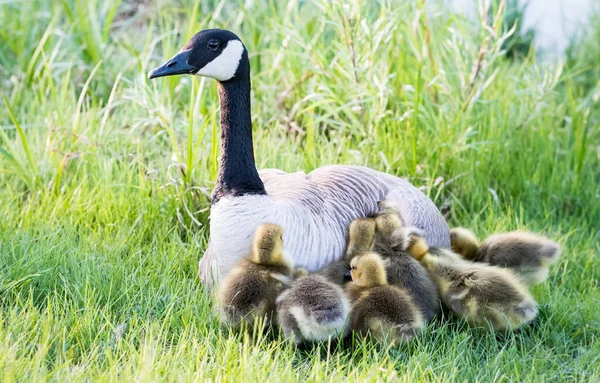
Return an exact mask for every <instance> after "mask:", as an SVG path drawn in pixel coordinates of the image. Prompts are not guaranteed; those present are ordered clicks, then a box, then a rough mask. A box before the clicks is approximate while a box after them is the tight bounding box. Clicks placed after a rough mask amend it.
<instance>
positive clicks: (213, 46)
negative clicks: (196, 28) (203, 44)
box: [208, 39, 221, 51]
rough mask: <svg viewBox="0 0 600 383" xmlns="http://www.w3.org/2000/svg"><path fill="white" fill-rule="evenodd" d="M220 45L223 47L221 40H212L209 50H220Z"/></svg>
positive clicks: (209, 43)
mask: <svg viewBox="0 0 600 383" xmlns="http://www.w3.org/2000/svg"><path fill="white" fill-rule="evenodd" d="M219 45H221V43H220V42H219V40H215V39H212V40H210V41H209V42H208V49H210V50H212V51H216V50H217V49H218V48H219Z"/></svg>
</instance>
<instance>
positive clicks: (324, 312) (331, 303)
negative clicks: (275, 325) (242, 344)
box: [277, 274, 350, 344]
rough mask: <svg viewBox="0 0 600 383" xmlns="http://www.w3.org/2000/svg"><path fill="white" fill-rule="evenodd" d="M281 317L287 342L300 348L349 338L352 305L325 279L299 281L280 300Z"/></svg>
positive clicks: (278, 299) (322, 277)
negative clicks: (293, 343)
mask: <svg viewBox="0 0 600 383" xmlns="http://www.w3.org/2000/svg"><path fill="white" fill-rule="evenodd" d="M277 308H278V309H277V317H278V320H279V324H280V325H281V329H282V330H283V333H284V334H285V336H286V338H287V339H288V340H290V341H292V342H295V343H296V344H301V343H310V342H322V341H327V340H329V339H330V338H336V337H340V338H342V337H345V336H346V335H347V334H348V331H349V327H348V315H349V314H350V301H349V300H348V298H347V297H346V294H345V293H344V290H343V289H342V288H341V287H340V286H338V285H336V284H334V283H332V282H330V281H328V280H327V278H325V277H324V276H322V275H318V274H312V275H308V276H304V277H300V278H299V279H297V280H295V281H294V283H293V284H292V287H291V288H289V289H287V290H285V291H284V292H283V293H282V294H281V295H280V296H279V298H277Z"/></svg>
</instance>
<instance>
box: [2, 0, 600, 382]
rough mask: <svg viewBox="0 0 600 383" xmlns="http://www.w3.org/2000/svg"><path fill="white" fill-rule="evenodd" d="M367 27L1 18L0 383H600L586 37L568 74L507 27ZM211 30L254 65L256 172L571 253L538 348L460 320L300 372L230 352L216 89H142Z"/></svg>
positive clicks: (133, 10) (394, 16) (10, 4)
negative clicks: (218, 304) (412, 199)
mask: <svg viewBox="0 0 600 383" xmlns="http://www.w3.org/2000/svg"><path fill="white" fill-rule="evenodd" d="M362 3H363V4H364V5H361V6H358V5H350V6H342V5H341V4H340V2H338V1H333V2H331V1H325V0H308V1H292V2H290V3H289V4H285V3H284V2H276V1H268V0H255V1H253V2H242V1H240V2H239V3H235V2H225V1H222V2H216V1H203V2H198V1H194V0H179V1H177V2H167V1H147V2H141V1H133V0H131V1H127V0H123V1H118V0H116V1H114V0H113V1H106V2H101V1H98V0H95V1H90V2H85V1H81V0H62V1H53V2H50V1H43V0H29V1H17V0H14V1H13V0H5V1H2V2H1V3H0V25H2V28H1V30H0V90H1V92H2V94H3V95H4V97H5V101H4V103H5V105H3V106H2V107H1V108H0V125H1V129H0V190H1V191H0V195H1V197H0V376H1V377H2V379H1V380H2V381H3V382H12V381H15V382H17V381H19V382H20V381H100V380H105V381H133V380H135V381H154V380H167V381H177V382H179V381H192V380H196V381H208V380H211V381H237V380H244V381H257V382H262V381H288V380H289V381H305V380H310V381H340V380H342V379H348V380H350V381H355V380H368V381H389V380H391V379H397V380H399V381H475V380H479V381H522V382H528V381H530V382H539V381H598V380H600V344H599V342H598V337H599V336H600V321H599V320H598V313H599V312H600V298H599V297H600V294H599V293H600V291H599V287H598V280H599V279H600V262H599V260H600V259H599V256H598V253H599V252H600V234H599V232H600V187H599V185H600V161H599V156H600V105H599V96H598V95H599V94H600V83H599V80H600V76H598V74H597V70H595V69H594V68H596V67H597V66H598V65H600V62H599V61H597V60H598V59H597V58H598V57H600V48H599V47H598V45H597V41H596V39H594V38H593V34H592V35H591V36H590V37H589V38H587V39H582V40H581V42H580V43H579V45H578V46H576V49H572V51H571V53H570V57H569V61H568V65H567V66H565V67H562V66H561V65H560V64H559V63H553V62H545V63H543V64H542V63H537V62H536V59H535V57H534V56H533V54H530V55H529V56H528V57H525V58H523V59H522V60H513V61H511V60H508V59H506V58H505V56H504V55H503V53H502V52H501V51H499V47H501V46H502V42H503V38H502V37H503V36H504V35H503V31H502V30H500V27H499V26H500V25H502V22H501V20H500V19H498V20H497V22H496V23H495V24H493V25H489V27H488V28H487V29H486V28H477V25H473V24H472V23H469V22H467V21H465V20H462V19H460V18H458V17H457V16H454V15H451V14H449V13H448V12H446V11H444V10H443V8H439V7H435V6H434V9H433V10H432V11H431V12H425V10H424V7H423V6H422V5H421V4H422V3H423V2H416V3H413V2H402V1H381V2H379V3H377V4H374V3H373V4H371V3H370V2H362ZM367 3H369V4H370V5H368V6H367ZM430 5H431V4H430ZM428 6H429V5H428ZM431 6H433V5H431ZM487 19H489V20H491V21H490V23H492V22H494V17H492V16H490V17H489V18H482V20H487ZM208 27H226V28H228V29H232V30H234V31H235V32H237V33H238V34H239V35H240V36H241V37H242V38H243V40H244V42H245V44H246V46H247V47H248V49H249V51H250V53H251V65H252V72H253V77H252V78H253V118H254V131H255V145H256V155H257V163H258V165H259V167H278V168H281V169H284V170H287V171H297V170H304V171H310V170H311V169H313V168H315V167H318V166H321V165H324V164H331V163H346V164H361V165H367V166H371V167H374V168H377V169H380V170H383V171H387V172H389V173H393V174H397V175H400V176H403V177H407V178H409V179H410V180H411V181H412V182H413V183H414V184H415V185H417V186H419V187H422V188H423V190H425V192H426V193H427V194H428V195H429V196H430V197H431V198H432V200H433V201H434V202H435V203H436V204H437V205H438V206H439V207H440V208H441V209H442V210H443V211H444V212H445V214H447V217H448V220H449V223H450V224H451V225H452V226H455V225H464V226H468V227H471V228H473V229H474V230H475V231H476V232H477V233H478V234H479V235H480V236H485V235H488V234H490V233H494V232H499V231H507V230H514V229H529V230H534V231H537V232H544V233H547V234H548V235H549V236H550V237H552V238H553V239H555V240H557V241H558V242H559V243H560V244H561V245H562V246H564V256H563V258H562V259H561V261H560V263H559V264H558V265H556V266H555V267H554V268H553V269H552V272H551V275H550V278H549V280H548V281H547V282H546V283H544V284H543V285H541V286H538V287H536V288H535V289H534V291H533V293H534V295H535V297H536V299H537V300H538V302H539V303H540V315H539V318H538V319H537V321H536V323H535V325H533V326H531V327H529V328H526V329H524V330H522V331H518V332H515V333H512V334H493V333H489V332H485V331H482V330H477V329H473V328H470V327H469V326H467V325H466V324H465V323H462V322H458V321H456V320H450V321H442V322H436V323H433V324H432V325H431V326H430V328H429V329H428V330H427V331H426V333H425V334H424V335H423V336H422V337H420V338H419V339H417V340H416V341H415V342H414V343H412V344H410V345H407V346H402V347H400V348H399V349H389V348H388V347H386V346H385V345H372V344H368V343H361V342H359V341H355V343H354V346H355V347H353V348H347V349H337V348H335V347H333V346H332V347H331V348H330V349H328V348H327V347H326V346H325V345H323V346H321V347H317V348H315V349H310V350H306V351H296V350H294V349H293V348H292V347H291V346H290V345H288V344H286V343H284V342H282V341H281V340H280V339H277V338H275V339H273V338H267V339H262V338H260V337H257V336H252V334H242V335H235V334H231V333H230V332H229V331H228V330H226V329H223V328H220V327H219V326H218V323H217V321H216V319H215V316H214V314H213V312H212V303H211V299H210V297H209V296H207V294H206V293H205V292H203V290H202V287H201V286H200V285H199V281H198V278H197V263H198V260H199V259H200V257H201V256H202V253H203V250H204V248H205V246H206V240H207V230H206V224H207V215H208V207H209V204H208V199H207V198H206V195H207V194H208V193H210V189H211V187H212V184H213V180H214V177H215V174H216V169H217V154H218V152H217V150H218V137H219V135H218V126H217V121H218V118H217V111H218V99H217V94H216V86H215V83H214V82H213V81H207V80H200V79H192V78H191V77H180V78H167V79H161V80H159V81H153V82H149V81H148V80H147V79H146V73H147V71H148V70H149V69H151V68H152V67H154V66H157V65H158V64H159V63H161V62H162V61H164V60H165V59H167V58H168V57H169V56H170V55H172V54H173V53H175V52H176V51H177V50H178V49H179V48H180V46H182V45H183V44H184V43H185V41H186V39H187V38H188V37H189V36H190V35H191V34H192V33H194V32H195V31H197V30H200V29H203V28H208ZM494 29H495V33H491V31H492V30H494ZM592 33H596V36H597V35H598V32H594V31H593V32H592ZM586 44H587V45H586ZM482 47H483V48H484V49H483V50H482V49H481V48H482ZM480 51H482V52H485V53H484V54H482V55H481V56H480V55H479V52H480ZM594 57H595V58H596V59H594ZM478 58H479V59H480V64H481V65H477V61H478ZM579 58H581V60H579ZM473 68H479V70H477V69H475V70H474V69H473Z"/></svg>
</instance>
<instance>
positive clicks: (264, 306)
mask: <svg viewBox="0 0 600 383" xmlns="http://www.w3.org/2000/svg"><path fill="white" fill-rule="evenodd" d="M282 236H283V231H282V229H281V227H279V226H277V225H274V224H263V225H260V226H259V227H258V228H257V229H256V232H255V233H254V239H253V242H252V250H251V252H250V255H248V256H247V257H245V258H244V259H242V260H241V261H240V262H239V263H238V264H237V265H236V266H235V267H234V268H233V269H232V270H231V271H230V272H229V274H228V275H227V276H226V277H225V278H224V279H223V281H222V282H221V284H220V286H219V290H218V310H219V314H220V315H219V318H220V320H221V322H222V323H223V324H225V325H227V326H230V327H232V328H234V329H239V328H241V327H242V326H244V325H245V326H250V327H252V326H256V325H260V326H265V325H266V326H272V325H273V321H274V319H275V315H274V313H275V312H276V303H275V301H276V299H277V296H278V295H279V294H280V293H281V291H282V290H283V289H284V288H286V287H288V286H289V285H290V284H291V283H292V269H293V266H294V263H293V260H292V258H291V257H290V256H289V255H288V254H287V253H286V252H285V251H284V249H283V239H282Z"/></svg>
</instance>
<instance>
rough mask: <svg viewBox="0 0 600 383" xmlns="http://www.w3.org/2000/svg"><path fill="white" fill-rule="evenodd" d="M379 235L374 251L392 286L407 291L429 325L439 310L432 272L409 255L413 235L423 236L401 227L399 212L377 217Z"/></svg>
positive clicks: (412, 229)
mask: <svg viewBox="0 0 600 383" xmlns="http://www.w3.org/2000/svg"><path fill="white" fill-rule="evenodd" d="M375 222H376V235H375V241H374V246H373V250H374V251H375V252H376V253H378V254H379V255H381V257H382V258H383V260H384V264H385V269H386V274H387V279H388V282H389V284H391V285H394V286H398V287H401V288H403V289H406V291H407V292H408V294H409V295H410V296H411V297H412V299H413V302H414V303H415V304H416V305H417V307H418V308H419V309H420V310H421V313H422V314H423V319H424V320H425V322H426V323H429V322H430V321H431V320H432V319H433V317H434V316H435V315H436V314H437V313H438V311H439V310H440V302H439V296H438V291H437V288H436V286H435V283H433V281H432V280H431V277H430V276H429V273H428V272H427V270H425V268H424V267H423V266H422V265H421V264H420V263H419V262H418V261H416V260H415V259H413V258H412V257H411V256H410V254H409V253H408V252H407V249H408V247H409V246H410V245H411V241H412V239H411V238H412V235H413V234H415V235H422V234H421V233H422V232H421V230H420V229H417V228H414V227H407V228H405V227H402V221H401V220H400V216H399V215H398V213H396V212H384V213H380V214H378V215H377V216H376V217H375Z"/></svg>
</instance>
